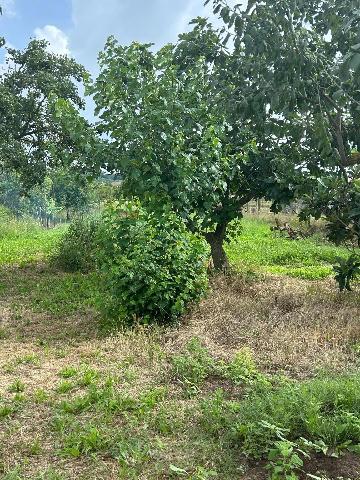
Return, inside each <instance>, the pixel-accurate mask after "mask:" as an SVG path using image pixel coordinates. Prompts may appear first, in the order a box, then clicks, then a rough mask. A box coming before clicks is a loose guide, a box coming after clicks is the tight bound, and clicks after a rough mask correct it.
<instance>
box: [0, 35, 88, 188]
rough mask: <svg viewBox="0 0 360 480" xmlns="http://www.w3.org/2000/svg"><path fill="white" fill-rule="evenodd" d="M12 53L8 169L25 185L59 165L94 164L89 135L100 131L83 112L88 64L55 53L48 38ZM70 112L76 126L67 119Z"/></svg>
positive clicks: (3, 133)
mask: <svg viewBox="0 0 360 480" xmlns="http://www.w3.org/2000/svg"><path fill="white" fill-rule="evenodd" d="M7 52H8V62H9V68H8V70H7V71H6V72H4V73H2V74H1V75H0V117H1V123H0V165H1V167H2V169H5V170H12V171H16V172H18V173H19V175H20V178H21V180H22V183H23V186H24V189H25V190H28V189H29V188H30V187H31V186H33V185H34V184H39V183H41V182H42V181H43V179H44V178H45V176H46V174H47V172H48V171H49V169H51V168H54V167H57V166H59V165H67V166H73V167H76V169H89V164H90V165H91V162H92V160H91V161H90V159H91V157H90V150H91V148H90V147H91V144H90V142H91V141H90V140H89V139H92V138H93V137H94V135H95V134H94V132H93V130H92V128H91V127H90V125H89V124H88V122H86V120H85V119H84V118H82V117H81V116H80V114H79V110H80V109H82V108H83V107H84V100H83V99H82V98H81V97H80V95H79V92H78V87H77V84H78V83H80V82H83V81H84V79H85V78H86V77H87V73H86V71H85V69H84V68H83V67H82V66H81V65H79V64H77V63H76V62H75V60H73V59H71V58H69V57H67V56H60V55H55V54H52V53H49V52H48V51H47V42H45V41H42V40H32V41H31V42H30V43H29V45H28V46H27V48H26V49H25V50H24V51H20V50H16V49H13V48H8V49H7ZM61 102H62V103H61ZM64 104H66V108H67V112H66V114H65V113H64ZM70 115H71V116H72V124H73V125H75V126H76V127H77V128H76V129H75V130H73V129H72V128H70V127H69V123H68V122H66V121H65V120H66V119H67V118H68V117H69V116H70Z"/></svg>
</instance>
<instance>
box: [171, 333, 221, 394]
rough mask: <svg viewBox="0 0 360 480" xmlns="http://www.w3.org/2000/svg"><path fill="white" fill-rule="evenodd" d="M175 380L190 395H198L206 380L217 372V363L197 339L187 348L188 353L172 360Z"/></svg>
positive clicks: (175, 356)
mask: <svg viewBox="0 0 360 480" xmlns="http://www.w3.org/2000/svg"><path fill="white" fill-rule="evenodd" d="M171 362H172V366H173V373H174V376H175V378H176V379H177V380H178V381H179V382H180V384H181V385H183V386H184V388H185V390H186V392H187V393H188V394H189V395H192V394H195V393H197V391H198V389H199V388H200V387H201V385H202V384H203V382H204V380H205V379H206V378H207V377H208V376H209V375H210V374H211V373H214V372H215V371H216V361H215V360H214V359H213V358H212V357H211V355H210V354H209V352H208V351H207V349H206V348H204V347H203V346H202V345H201V342H200V340H199V339H197V338H193V339H192V340H191V341H190V342H189V343H188V344H187V346H186V352H185V353H183V354H179V355H174V356H173V357H172V359H171Z"/></svg>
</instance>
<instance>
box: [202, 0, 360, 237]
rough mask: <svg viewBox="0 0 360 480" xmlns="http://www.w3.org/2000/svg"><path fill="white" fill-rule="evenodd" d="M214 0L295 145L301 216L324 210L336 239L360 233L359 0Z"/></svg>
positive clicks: (274, 119)
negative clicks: (242, 3) (232, 1)
mask: <svg viewBox="0 0 360 480" xmlns="http://www.w3.org/2000/svg"><path fill="white" fill-rule="evenodd" d="M206 3H209V1H208V2H206ZM213 4H214V12H215V13H216V14H219V15H220V16H221V17H222V19H223V20H224V22H225V24H226V26H227V29H226V32H225V33H224V36H225V35H228V37H227V38H228V39H229V40H230V39H231V40H230V41H232V43H233V46H234V57H237V58H238V61H239V63H240V62H243V61H244V60H245V62H246V64H247V68H248V78H249V84H250V85H252V86H253V87H254V89H255V90H257V92H258V96H259V97H260V98H261V102H262V103H263V105H266V107H267V111H266V117H267V118H266V123H267V124H268V125H272V126H273V128H274V127H275V126H276V130H274V133H275V135H276V136H277V137H278V140H279V149H280V150H282V151H283V152H284V151H285V150H286V149H288V148H289V146H292V148H290V149H289V150H288V153H289V159H290V160H289V162H288V163H289V170H288V173H287V175H285V177H284V179H285V178H287V181H288V182H289V184H290V183H292V184H293V185H295V188H294V190H296V192H295V193H296V194H297V195H301V196H303V198H305V200H306V203H307V208H306V209H305V211H304V212H303V214H302V216H303V217H305V216H308V215H310V214H313V215H316V216H317V217H318V216H320V215H325V216H326V218H327V219H328V220H329V232H330V237H331V238H332V239H334V240H336V241H340V240H341V239H347V240H348V239H351V237H352V238H354V236H355V237H356V236H357V237H358V238H359V233H360V208H359V207H360V204H359V187H358V180H357V177H358V171H359V169H358V166H357V165H358V164H359V163H360V129H359V126H360V89H359V81H360V80H359V69H360V31H359V28H358V26H359V22H360V9H359V8H360V2H359V0H349V1H346V2H344V1H342V0H321V1H319V0H307V1H306V2H305V1H298V2H294V1H292V0H282V1H281V2H273V1H272V0H251V1H249V2H248V5H247V9H246V10H241V8H240V7H239V6H237V7H235V8H234V9H231V8H230V7H229V6H228V5H227V4H226V1H224V0H213ZM255 90H254V91H255ZM252 98H254V97H253V96H251V95H250V99H252ZM291 161H294V163H295V165H298V166H299V167H300V170H298V173H300V175H297V176H296V175H294V169H293V168H291V165H290V163H291Z"/></svg>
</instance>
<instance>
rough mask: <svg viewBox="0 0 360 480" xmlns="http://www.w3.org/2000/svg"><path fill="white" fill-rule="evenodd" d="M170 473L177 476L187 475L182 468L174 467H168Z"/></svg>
mask: <svg viewBox="0 0 360 480" xmlns="http://www.w3.org/2000/svg"><path fill="white" fill-rule="evenodd" d="M169 470H170V472H173V473H176V474H177V475H179V476H183V475H187V471H186V470H184V469H183V468H179V467H177V466H176V465H172V464H171V465H170V467H169Z"/></svg>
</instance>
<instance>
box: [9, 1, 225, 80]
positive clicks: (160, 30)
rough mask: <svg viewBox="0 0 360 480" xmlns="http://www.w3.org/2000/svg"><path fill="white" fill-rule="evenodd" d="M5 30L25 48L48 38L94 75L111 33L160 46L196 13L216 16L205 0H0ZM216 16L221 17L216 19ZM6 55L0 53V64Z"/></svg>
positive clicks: (125, 41) (15, 43)
mask: <svg viewBox="0 0 360 480" xmlns="http://www.w3.org/2000/svg"><path fill="white" fill-rule="evenodd" d="M0 4H1V5H2V7H3V16H1V17H0V35H2V36H5V38H6V40H7V42H8V45H10V46H14V47H15V48H24V47H25V46H26V44H27V43H28V41H29V39H30V38H44V39H46V40H48V41H49V42H50V44H51V47H50V48H51V50H52V51H54V52H56V53H61V54H64V53H65V54H68V55H71V56H73V57H74V58H75V59H76V60H77V61H78V62H80V63H81V64H83V65H84V66H85V67H86V68H87V69H88V70H89V71H90V72H91V73H92V74H93V75H95V74H96V72H97V54H98V52H99V51H100V50H102V49H103V47H104V44H105V41H106V39H107V37H108V36H109V35H114V36H115V37H116V38H117V39H118V40H119V41H120V43H122V44H129V43H131V42H132V41H133V40H136V41H140V42H153V43H155V45H156V46H161V45H163V44H165V43H167V42H172V41H175V40H176V38H177V35H178V34H179V33H181V32H183V31H185V30H186V29H187V28H188V27H187V26H188V23H189V21H190V20H191V19H192V18H195V17H197V16H205V17H208V16H210V15H211V6H207V7H204V5H203V0H0ZM215 21H216V20H215ZM2 61H3V57H0V63H1V62H2Z"/></svg>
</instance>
